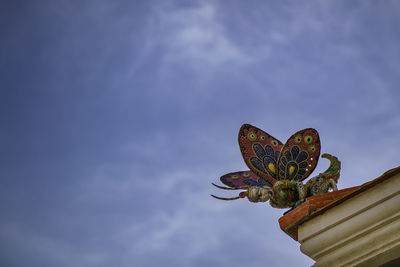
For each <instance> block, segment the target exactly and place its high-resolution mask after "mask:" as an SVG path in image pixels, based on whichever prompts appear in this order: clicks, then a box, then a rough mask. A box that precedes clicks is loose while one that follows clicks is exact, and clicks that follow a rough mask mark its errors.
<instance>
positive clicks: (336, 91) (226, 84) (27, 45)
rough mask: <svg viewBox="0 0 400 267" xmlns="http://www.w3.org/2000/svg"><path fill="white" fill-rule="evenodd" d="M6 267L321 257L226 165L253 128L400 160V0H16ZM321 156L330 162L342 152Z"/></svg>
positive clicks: (10, 14)
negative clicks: (224, 182) (240, 192)
mask: <svg viewBox="0 0 400 267" xmlns="http://www.w3.org/2000/svg"><path fill="white" fill-rule="evenodd" d="M0 10H1V11H0V12H1V16H0V34H1V40H2V41H1V43H0V48H1V49H0V53H1V54H0V56H1V61H0V75H1V76H0V78H1V79H0V86H1V87H0V88H1V90H0V94H1V95H0V101H1V105H0V109H1V112H0V117H1V125H2V127H1V130H0V148H1V151H2V153H1V161H0V166H1V169H0V203H1V204H0V205H1V206H0V207H1V211H2V215H1V220H0V248H1V249H0V265H1V266H18V267H19V266H43V267H47V266H61V267H62V266H78V267H79V266H85V267H86V266H121V267H125V266H309V265H311V264H312V263H313V261H312V260H311V259H309V258H307V257H306V256H305V255H303V254H302V253H301V252H300V251H299V249H298V247H299V244H298V243H297V242H295V241H294V240H292V239H291V238H290V237H288V236H287V235H286V234H285V233H283V232H282V231H281V230H280V229H279V226H278V218H279V217H280V216H281V215H282V213H283V212H284V210H279V209H273V208H271V207H270V206H269V205H268V204H266V203H263V204H253V203H250V202H248V201H246V200H237V201H234V202H223V201H217V200H216V199H213V198H211V197H210V196H209V194H210V193H213V194H218V195H223V196H226V195H229V194H227V192H220V191H218V189H216V188H212V186H211V184H210V183H211V182H218V181H219V177H220V176H221V175H223V174H225V173H227V172H232V171H237V170H245V169H247V168H246V166H245V164H244V162H243V160H242V157H241V155H240V151H239V147H238V144H237V133H238V130H239V128H240V126H241V125H242V124H243V123H250V124H253V125H255V126H257V127H259V128H261V129H264V130H265V131H266V132H268V133H270V134H271V135H273V136H275V137H276V138H278V139H280V140H281V141H282V142H285V141H286V139H287V138H288V137H289V136H290V135H292V134H293V133H294V132H296V131H298V130H300V129H303V128H307V127H313V128H316V129H317V130H318V131H319V134H320V138H321V145H322V149H321V152H322V153H324V152H327V153H331V154H333V155H336V156H338V157H339V159H340V160H341V161H342V174H341V178H340V180H339V184H338V187H339V188H345V187H349V186H354V185H359V184H362V183H364V182H367V181H369V180H371V179H373V178H376V177H377V176H379V175H380V174H382V173H383V172H384V171H386V170H388V169H391V168H394V167H396V166H398V165H399V158H400V157H399V155H400V152H399V150H398V148H399V147H400V139H399V132H400V116H399V115H400V106H399V102H400V91H399V89H398V85H399V84H400V46H399V36H400V34H399V33H400V30H399V27H398V25H399V24H400V16H399V15H400V4H399V2H398V1H379V2H378V1H351V2H350V1H312V2H311V1H251V0H250V1H239V0H237V1H173V0H164V1H151V0H150V1H102V0H98V1H2V2H1V3H0ZM327 166H328V162H327V161H326V160H324V159H323V160H321V161H320V162H319V165H318V166H317V169H316V170H315V172H314V174H316V173H319V172H321V171H323V170H324V169H325V168H327Z"/></svg>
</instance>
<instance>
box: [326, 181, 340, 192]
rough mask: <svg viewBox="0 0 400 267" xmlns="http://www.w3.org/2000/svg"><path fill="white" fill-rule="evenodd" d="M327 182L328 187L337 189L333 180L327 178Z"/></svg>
mask: <svg viewBox="0 0 400 267" xmlns="http://www.w3.org/2000/svg"><path fill="white" fill-rule="evenodd" d="M328 183H329V185H330V187H331V188H332V190H333V191H337V190H338V188H337V185H336V182H335V180H333V179H329V181H328Z"/></svg>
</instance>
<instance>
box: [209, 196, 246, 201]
mask: <svg viewBox="0 0 400 267" xmlns="http://www.w3.org/2000/svg"><path fill="white" fill-rule="evenodd" d="M211 196H212V197H215V198H216V199H221V200H235V199H239V198H240V197H217V196H214V195H211Z"/></svg>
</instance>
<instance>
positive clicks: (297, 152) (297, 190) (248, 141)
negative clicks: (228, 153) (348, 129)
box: [212, 124, 341, 208]
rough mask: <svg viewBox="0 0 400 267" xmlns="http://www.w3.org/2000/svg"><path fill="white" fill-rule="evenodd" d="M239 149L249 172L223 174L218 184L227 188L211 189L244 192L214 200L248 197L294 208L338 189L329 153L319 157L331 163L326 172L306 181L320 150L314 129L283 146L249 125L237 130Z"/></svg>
mask: <svg viewBox="0 0 400 267" xmlns="http://www.w3.org/2000/svg"><path fill="white" fill-rule="evenodd" d="M239 147H240V151H241V153H242V156H243V159H244V161H245V163H246V165H247V166H248V167H249V168H250V170H248V171H239V172H232V173H228V174H225V175H223V176H222V177H221V178H220V179H221V182H222V183H224V184H225V185H227V186H228V187H224V186H220V185H216V184H214V183H212V184H213V185H214V186H216V187H218V188H220V189H225V190H238V189H245V190H246V191H243V192H241V193H240V194H239V196H237V197H232V198H223V197H217V196H214V195H212V196H213V197H215V198H217V199H222V200H234V199H239V198H245V197H247V198H248V200H249V201H251V202H266V201H268V200H269V203H270V205H271V206H272V207H275V208H293V207H296V206H297V205H299V204H300V203H302V201H304V199H305V198H306V197H309V196H315V195H319V194H322V193H326V192H328V191H329V190H330V189H332V190H337V186H336V183H337V181H338V179H339V176H340V165H341V164H340V161H339V160H338V159H337V158H336V157H335V156H332V155H330V154H322V156H321V157H323V158H327V159H328V160H329V161H330V166H329V167H328V169H327V170H326V171H325V172H323V173H320V174H319V175H317V176H315V177H313V178H311V179H310V180H309V181H308V182H307V183H306V184H303V183H302V181H303V180H305V179H306V178H307V177H308V176H309V175H310V174H311V173H312V171H313V170H314V169H315V167H316V166H317V163H318V158H319V155H320V151H321V143H320V139H319V135H318V132H317V130H315V129H312V128H307V129H303V130H300V131H298V132H297V133H295V134H293V135H292V136H291V137H290V138H289V139H288V140H287V141H286V143H285V144H282V142H280V141H279V140H278V139H276V138H274V137H273V136H271V135H269V134H268V133H266V132H264V131H262V130H260V129H258V128H257V127H255V126H252V125H250V124H244V125H242V127H241V128H240V130H239Z"/></svg>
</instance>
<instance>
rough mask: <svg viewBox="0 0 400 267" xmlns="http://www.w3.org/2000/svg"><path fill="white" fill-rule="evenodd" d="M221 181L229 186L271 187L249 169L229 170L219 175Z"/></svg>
mask: <svg viewBox="0 0 400 267" xmlns="http://www.w3.org/2000/svg"><path fill="white" fill-rule="evenodd" d="M220 179H221V182H222V183H224V184H226V185H227V186H230V187H234V188H235V187H243V186H259V187H263V188H271V187H272V185H271V184H270V183H269V182H267V181H265V180H264V179H262V178H260V177H258V176H257V175H255V174H254V173H253V172H251V171H240V172H231V173H228V174H225V175H223V176H221V178H220Z"/></svg>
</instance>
